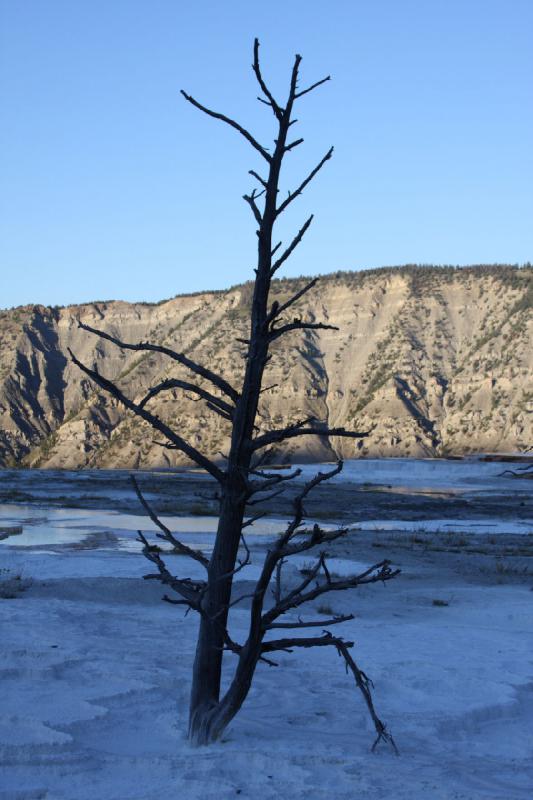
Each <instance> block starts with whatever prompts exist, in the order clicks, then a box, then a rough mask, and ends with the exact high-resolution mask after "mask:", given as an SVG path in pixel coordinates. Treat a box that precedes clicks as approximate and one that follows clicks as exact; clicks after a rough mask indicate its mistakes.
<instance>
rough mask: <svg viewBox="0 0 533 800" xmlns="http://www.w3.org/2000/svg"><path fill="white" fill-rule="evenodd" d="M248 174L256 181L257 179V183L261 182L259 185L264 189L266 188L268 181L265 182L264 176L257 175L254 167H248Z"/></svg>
mask: <svg viewBox="0 0 533 800" xmlns="http://www.w3.org/2000/svg"><path fill="white" fill-rule="evenodd" d="M248 175H251V176H252V177H253V178H255V179H256V180H257V181H259V183H260V184H261V186H262V187H263V188H264V189H266V188H267V186H268V183H267V182H266V181H265V179H264V178H262V177H261V175H259V174H258V173H257V172H256V171H255V170H254V169H249V170H248Z"/></svg>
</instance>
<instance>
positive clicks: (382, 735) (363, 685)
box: [335, 639, 399, 755]
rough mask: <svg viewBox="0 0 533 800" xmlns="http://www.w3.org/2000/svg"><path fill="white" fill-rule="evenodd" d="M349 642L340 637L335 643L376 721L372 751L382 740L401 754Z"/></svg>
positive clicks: (397, 753) (374, 721)
mask: <svg viewBox="0 0 533 800" xmlns="http://www.w3.org/2000/svg"><path fill="white" fill-rule="evenodd" d="M348 646H349V643H348V642H344V641H342V639H339V640H337V641H336V643H335V647H336V648H337V652H338V653H339V655H340V656H342V657H343V658H344V661H345V662H346V671H348V670H350V671H351V673H352V675H353V676H354V678H355V682H356V684H357V686H358V688H359V690H360V691H361V693H362V695H363V697H364V699H365V702H366V705H367V708H368V711H369V713H370V716H371V717H372V722H373V723H374V727H375V729H376V733H377V738H376V740H375V742H374V744H373V745H372V752H374V750H375V749H376V747H377V746H378V744H379V743H380V742H387V743H388V744H390V746H391V747H392V749H393V750H394V752H395V753H396V755H399V752H398V748H397V747H396V742H395V741H394V739H393V738H392V736H391V734H390V733H389V732H388V730H387V728H386V726H385V724H384V723H383V722H382V721H381V720H380V718H379V717H378V715H377V714H376V710H375V708H374V702H373V700H372V694H371V691H370V688H371V681H370V679H369V678H368V676H367V675H365V673H364V672H363V671H362V670H360V669H359V667H358V666H357V664H356V663H355V661H354V659H353V657H352V655H351V653H350V652H349V650H348Z"/></svg>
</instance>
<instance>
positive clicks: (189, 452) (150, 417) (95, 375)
mask: <svg viewBox="0 0 533 800" xmlns="http://www.w3.org/2000/svg"><path fill="white" fill-rule="evenodd" d="M69 353H70V357H71V359H72V361H73V362H74V364H76V366H77V367H79V368H80V369H81V370H82V372H84V373H85V374H86V375H88V376H89V378H91V379H92V380H93V381H94V382H95V383H97V384H98V386H100V387H101V388H102V389H104V390H105V391H106V392H108V393H109V394H110V395H111V396H112V397H114V398H115V399H116V400H118V401H119V402H120V403H122V405H124V406H125V407H126V408H128V409H129V410H130V411H133V413H134V414H136V415H137V416H138V417H141V418H142V419H144V420H145V421H146V422H148V423H149V424H150V425H151V426H152V428H154V429H155V430H157V431H159V432H160V433H162V434H163V436H165V437H166V438H167V439H168V440H169V442H171V444H172V445H174V446H175V447H176V449H177V450H181V452H182V453H185V455H186V456H188V457H189V458H190V459H191V461H194V463H195V464H197V465H198V466H199V467H202V469H205V470H207V472H209V473H210V474H211V475H212V476H213V477H214V478H216V479H217V481H218V482H219V483H223V482H224V480H225V475H224V473H223V472H222V471H221V470H220V469H219V468H218V467H217V466H216V464H214V463H213V462H212V461H211V460H210V459H209V458H207V456H204V455H203V453H200V451H199V450H197V449H196V448H195V447H193V446H192V445H190V444H189V443H188V442H186V441H185V439H182V438H181V436H178V434H177V433H175V432H174V431H173V430H172V429H171V428H169V427H168V425H166V424H165V423H164V422H163V421H162V420H160V419H159V417H156V416H155V415H154V414H151V413H150V412H149V411H147V410H146V409H145V408H141V407H140V406H139V405H138V404H137V403H134V402H133V401H132V400H130V399H129V398H128V397H126V395H125V394H124V393H123V392H121V390H120V389H119V388H118V386H116V385H115V384H114V383H113V382H112V381H110V380H108V379H107V378H104V376H103V375H100V373H99V372H97V371H96V370H94V369H90V368H89V367H87V366H85V364H82V362H81V361H78V359H77V358H76V356H75V355H74V353H73V352H72V350H71V349H70V348H69Z"/></svg>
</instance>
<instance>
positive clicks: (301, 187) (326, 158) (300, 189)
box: [276, 147, 333, 215]
mask: <svg viewBox="0 0 533 800" xmlns="http://www.w3.org/2000/svg"><path fill="white" fill-rule="evenodd" d="M332 155H333V147H330V149H329V150H328V152H327V153H326V155H325V156H324V158H323V159H322V161H320V162H319V163H318V164H317V165H316V167H315V168H314V169H313V170H311V172H310V173H309V175H308V176H307V178H306V179H305V180H304V181H302V182H301V184H300V185H299V186H298V188H297V189H296V191H294V192H291V194H289V196H288V197H287V199H286V200H284V201H283V203H282V204H281V205H280V206H279V208H278V209H277V211H276V214H277V215H279V214H281V213H283V211H285V209H286V208H287V206H288V205H289V204H290V203H292V201H293V200H295V199H296V198H297V197H298V195H300V194H301V193H302V192H303V190H304V189H305V187H306V186H308V185H309V184H310V183H311V181H312V180H313V178H314V177H315V175H316V174H317V172H319V171H320V170H321V169H322V167H323V166H324V164H325V163H326V161H329V159H330V158H331V156H332Z"/></svg>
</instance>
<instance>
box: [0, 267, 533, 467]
mask: <svg viewBox="0 0 533 800" xmlns="http://www.w3.org/2000/svg"><path fill="white" fill-rule="evenodd" d="M303 285H304V279H297V280H291V281H289V280H285V281H278V282H276V283H275V288H274V297H273V299H274V298H275V299H278V300H280V302H282V301H283V299H284V298H287V297H288V296H289V295H290V294H291V293H293V292H294V291H296V290H297V289H298V287H300V286H303ZM532 297H533V269H532V268H531V267H529V266H527V267H523V268H520V269H518V268H515V267H502V266H494V267H473V268H463V269H453V268H432V267H405V268H396V269H382V270H373V271H367V272H362V273H336V274H334V275H329V276H325V277H324V278H323V279H322V280H321V281H320V283H319V284H318V286H317V287H316V288H315V289H314V290H313V291H312V292H311V293H309V294H308V295H306V296H305V298H304V300H303V301H302V302H301V304H300V305H299V306H298V307H297V310H295V311H294V313H295V314H298V316H301V317H302V318H304V317H305V318H310V319H314V320H323V321H329V322H330V323H332V324H335V325H337V326H338V327H339V330H338V331H335V330H326V331H317V332H315V331H313V332H308V333H307V335H305V336H302V335H301V334H298V335H296V334H289V335H288V336H286V337H284V338H282V339H280V340H279V342H276V343H275V345H274V347H273V351H272V360H271V362H270V364H269V366H268V371H267V373H268V374H267V383H266V386H265V391H264V392H263V397H262V404H261V413H262V419H261V426H262V427H263V428H265V429H266V428H268V427H282V426H284V425H286V424H288V423H289V422H292V421H294V420H295V419H300V418H302V417H309V416H314V417H316V418H317V419H320V420H325V421H327V422H328V423H329V425H330V426H338V425H344V426H346V427H349V428H353V429H358V430H371V433H370V434H369V436H368V437H367V438H366V439H364V440H359V441H358V440H355V441H354V440H339V439H337V440H333V441H328V440H327V439H325V438H324V437H323V438H318V437H316V438H315V437H306V438H305V439H301V440H292V441H291V443H290V445H288V446H287V447H286V448H285V450H284V451H283V454H284V456H289V457H295V458H300V459H302V458H306V459H328V458H329V459H331V458H334V457H335V456H336V455H342V456H344V457H354V456H357V455H388V456H405V455H411V456H421V455H428V456H432V455H445V454H449V453H467V452H479V451H496V450H497V451H501V452H509V451H515V450H524V449H527V448H529V447H531V445H532V444H533V436H532V424H531V418H532V417H531V412H532V411H533V380H532V366H533V347H532V343H533V336H532V333H533V330H532V328H533V314H532V308H531V306H532ZM249 302H250V284H245V285H244V286H240V287H235V288H233V289H230V290H228V291H226V292H212V293H203V294H197V295H190V296H182V297H176V298H173V299H172V300H168V301H165V302H163V303H160V304H157V305H150V304H142V303H137V304H130V303H123V302H105V303H92V304H87V305H82V306H73V307H67V308H44V307H42V306H32V307H24V308H18V309H13V310H11V311H3V312H0V464H3V465H7V464H25V465H31V466H46V467H60V466H61V467H73V468H74V467H87V466H88V467H97V466H150V465H151V466H155V465H173V464H179V463H184V461H183V458H182V457H181V456H180V454H179V453H177V452H176V451H174V450H169V449H165V448H163V447H161V445H160V444H157V443H154V441H153V439H154V438H155V437H154V436H153V432H152V431H151V430H149V429H148V428H147V426H146V425H145V424H144V423H141V422H139V420H137V419H136V418H135V417H133V416H132V415H131V414H130V413H129V412H125V411H124V409H123V408H121V407H120V406H118V405H117V403H116V402H115V401H114V400H112V399H110V398H109V397H106V396H104V395H101V394H99V393H97V392H96V391H95V389H94V387H93V386H92V385H91V384H90V382H89V381H87V380H86V379H85V377H84V376H83V375H81V374H80V372H79V371H78V369H77V368H76V367H75V366H74V365H73V364H72V363H71V361H70V358H69V355H68V349H69V348H70V349H72V350H73V351H74V352H75V353H76V355H77V356H78V357H79V358H80V359H81V360H82V361H84V362H85V363H88V364H91V365H92V364H96V366H97V367H98V369H99V370H100V371H101V372H102V374H104V375H106V376H107V377H109V378H111V379H112V380H114V381H117V382H118V383H119V384H120V386H121V387H122V389H123V390H124V391H125V393H126V394H128V395H129V396H130V397H132V398H136V399H140V398H142V397H143V396H144V395H145V394H146V392H147V390H148V389H149V387H150V386H153V385H155V384H157V383H159V382H160V381H162V380H164V379H165V378H168V377H178V376H179V377H182V376H184V375H185V373H184V372H183V370H182V369H181V368H180V367H176V364H175V363H174V362H172V361H170V360H169V359H168V358H166V357H165V356H162V355H160V354H156V353H145V354H139V353H132V352H129V351H124V352H122V351H120V350H119V349H118V348H116V347H115V346H114V345H112V344H111V343H109V342H106V341H103V340H99V339H97V338H95V337H93V336H91V335H89V334H87V333H86V332H84V331H83V330H80V329H79V328H78V325H77V321H78V319H81V320H82V321H83V322H85V323H87V324H89V325H92V326H94V327H98V328H102V329H103V330H106V331H109V332H110V333H112V334H113V335H116V336H118V337H120V338H121V339H123V340H124V341H131V342H137V341H141V340H144V341H152V342H157V343H159V344H165V345H167V346H169V347H171V348H174V349H176V350H179V351H183V352H185V353H188V354H191V355H192V356H193V357H194V358H195V359H196V360H197V361H199V362H201V363H205V364H206V365H208V366H210V367H212V368H213V369H215V370H218V371H220V372H221V373H223V374H224V375H225V377H226V378H227V379H228V380H229V381H230V382H232V383H234V384H235V385H238V383H239V379H240V375H241V373H242V367H243V358H242V356H243V352H244V345H242V344H241V343H239V342H238V341H237V339H238V338H244V337H246V335H247V312H248V306H249ZM269 387H271V388H269ZM150 409H151V410H152V411H154V412H155V413H157V414H159V415H160V416H161V417H162V418H163V419H165V420H166V421H168V422H171V423H172V424H173V425H175V426H177V428H178V429H179V432H180V434H181V435H182V436H184V437H185V438H187V439H188V440H189V441H190V442H191V443H193V444H194V445H195V446H197V447H199V448H200V449H203V450H205V451H206V452H207V453H209V454H210V455H211V456H213V457H215V456H217V454H218V457H219V458H222V456H221V455H220V454H221V453H223V452H224V451H225V448H226V446H227V435H228V425H227V423H226V422H224V421H223V420H221V419H220V418H219V417H218V416H214V415H213V414H212V413H211V412H210V411H209V409H208V408H206V407H205V404H204V403H203V402H196V401H194V400H193V399H192V398H190V397H188V396H186V395H184V393H183V392H181V391H172V392H167V393H162V394H160V395H158V396H157V397H155V398H154V399H153V400H151V401H150Z"/></svg>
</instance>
